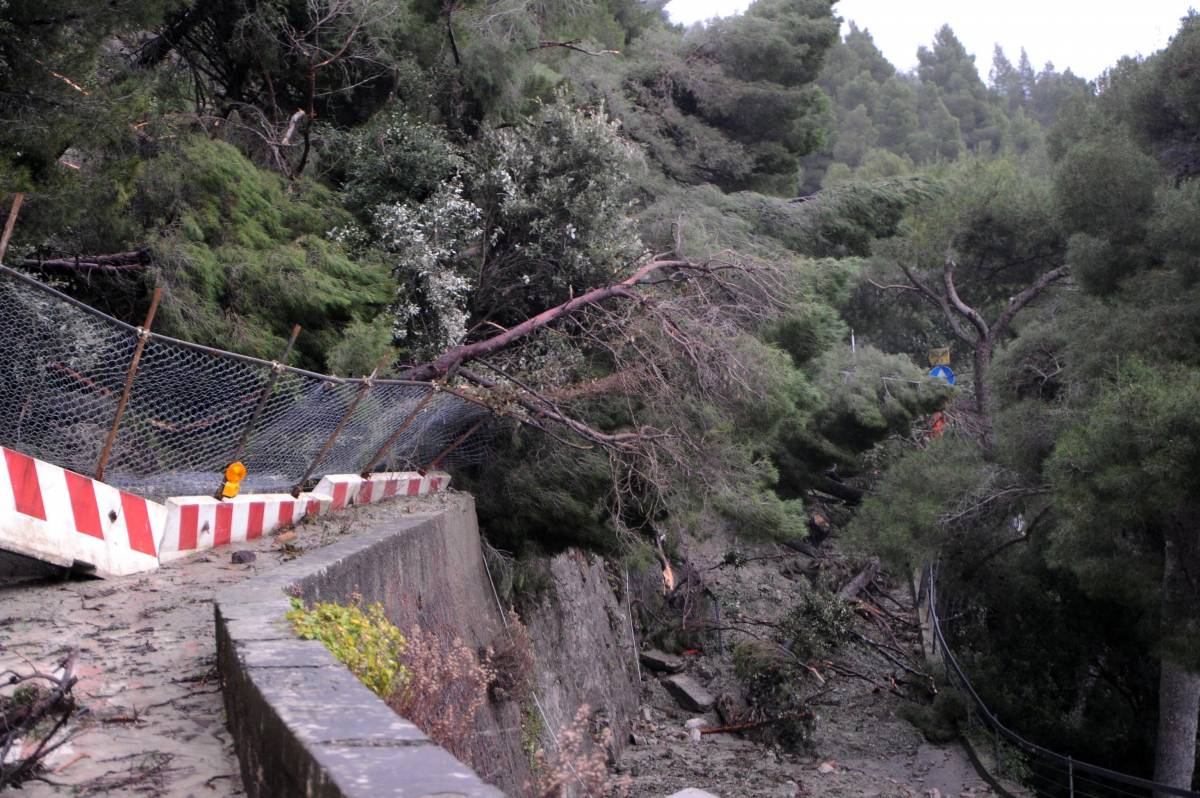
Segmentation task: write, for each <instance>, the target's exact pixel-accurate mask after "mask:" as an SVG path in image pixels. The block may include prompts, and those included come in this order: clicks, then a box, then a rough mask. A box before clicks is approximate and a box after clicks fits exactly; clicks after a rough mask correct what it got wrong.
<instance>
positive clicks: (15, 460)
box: [0, 447, 166, 577]
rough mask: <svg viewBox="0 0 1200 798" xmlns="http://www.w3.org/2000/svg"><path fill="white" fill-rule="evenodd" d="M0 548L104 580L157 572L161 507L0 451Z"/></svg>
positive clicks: (3, 449) (48, 465) (164, 514)
mask: <svg viewBox="0 0 1200 798" xmlns="http://www.w3.org/2000/svg"><path fill="white" fill-rule="evenodd" d="M0 451H2V452H3V457H0V548H3V549H6V550H8V551H12V552H16V553H17V554H22V555H25V556H27V557H34V558H36V559H39V560H43V561H45V562H49V563H52V564H54V565H60V566H63V567H66V568H71V567H83V568H86V569H89V570H93V571H94V572H95V573H96V575H98V576H104V577H112V576H124V575H126V574H134V573H139V572H142V571H152V570H154V569H155V568H157V567H158V534H157V532H158V530H161V529H162V528H163V522H164V519H165V517H166V509H165V508H164V507H163V506H162V505H161V504H156V503H155V502H152V501H148V500H146V499H143V498H142V497H140V496H134V495H133V494H132V493H126V492H125V491H122V490H118V489H116V488H114V487H112V486H110V485H105V484H104V483H102V482H97V481H95V480H94V479H90V478H88V477H85V476H82V475H80V474H76V473H75V472H73V471H68V470H66V469H65V468H60V467H58V466H56V465H51V464H50V463H46V462H43V461H41V460H37V459H34V458H32V457H29V456H28V455H24V454H21V453H20V452H15V451H13V450H12V449H7V448H3V447H0Z"/></svg>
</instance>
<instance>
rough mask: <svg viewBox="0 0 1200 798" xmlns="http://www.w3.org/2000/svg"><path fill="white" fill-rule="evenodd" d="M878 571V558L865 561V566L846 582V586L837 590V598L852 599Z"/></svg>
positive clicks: (856, 596)
mask: <svg viewBox="0 0 1200 798" xmlns="http://www.w3.org/2000/svg"><path fill="white" fill-rule="evenodd" d="M878 573H879V560H876V559H874V558H872V559H871V560H870V561H869V562H867V565H866V567H864V568H863V569H862V570H861V571H859V573H858V576H856V577H854V578H853V579H851V580H850V581H849V582H847V583H846V586H845V587H843V588H842V589H841V590H839V591H838V598H840V599H841V600H842V601H853V600H854V599H856V598H858V594H859V593H861V592H862V591H863V588H865V587H866V586H867V585H868V584H870V583H871V580H872V579H874V578H875V576H876V574H878Z"/></svg>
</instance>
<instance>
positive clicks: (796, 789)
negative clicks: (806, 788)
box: [779, 780, 800, 798]
mask: <svg viewBox="0 0 1200 798" xmlns="http://www.w3.org/2000/svg"><path fill="white" fill-rule="evenodd" d="M779 794H780V795H781V796H783V798H796V796H797V795H799V794H800V785H799V784H797V783H796V782H794V781H791V780H788V781H785V782H784V783H783V787H782V788H781V789H780V791H779Z"/></svg>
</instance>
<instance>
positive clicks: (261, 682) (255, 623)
mask: <svg viewBox="0 0 1200 798" xmlns="http://www.w3.org/2000/svg"><path fill="white" fill-rule="evenodd" d="M471 509H472V510H473V508H471ZM444 516H445V513H444V512H434V513H425V514H412V515H408V516H400V515H398V516H397V518H396V520H395V522H394V523H389V524H388V525H387V528H386V529H384V530H374V531H369V532H367V533H365V534H362V535H356V536H355V537H353V538H351V539H348V540H345V541H342V542H339V543H336V544H334V545H332V546H328V547H326V548H324V549H320V550H317V551H315V552H311V553H308V554H305V555H304V556H303V557H300V558H299V559H297V560H295V561H293V562H291V563H288V564H287V565H285V566H283V567H282V568H280V569H278V570H276V571H273V572H272V573H270V574H266V575H264V576H261V577H258V578H256V579H252V580H250V582H248V583H245V584H243V585H241V586H239V587H236V588H232V589H230V590H227V591H224V592H222V593H220V594H218V596H217V597H216V600H215V602H214V609H215V614H216V627H217V661H218V666H219V668H220V670H221V674H222V676H223V691H224V699H225V707H226V714H227V716H228V718H229V724H230V729H231V731H232V732H233V736H234V741H235V746H236V748H237V752H238V757H239V759H240V761H241V767H242V776H243V779H244V781H245V785H246V790H247V792H248V794H249V795H250V796H251V798H259V797H260V796H270V797H271V798H274V797H275V796H278V797H279V798H284V797H285V796H286V797H287V798H295V796H313V797H314V798H384V796H395V797H396V798H418V797H421V796H439V797H440V798H450V797H451V796H464V797H468V796H469V798H501V796H503V793H502V792H501V791H500V790H498V789H496V788H495V787H493V786H491V785H488V784H486V783H484V782H483V781H482V780H481V779H479V777H478V776H476V774H475V773H474V772H473V771H472V770H471V769H470V768H469V767H467V766H466V765H464V764H462V763H461V762H459V761H458V760H456V759H455V758H454V757H453V756H451V755H450V754H449V753H447V752H446V751H444V750H443V749H441V748H440V747H438V746H437V745H435V744H434V743H433V742H432V741H431V740H430V739H429V738H428V737H426V736H425V734H424V733H422V732H421V731H420V730H419V729H418V728H417V727H416V726H414V725H413V724H411V723H409V722H408V721H406V720H404V719H403V718H401V717H400V716H398V715H397V714H396V713H395V712H393V711H392V710H391V708H389V707H388V706H387V704H385V703H384V702H383V701H382V700H381V699H379V698H378V697H377V696H376V695H375V694H374V693H372V692H371V691H370V690H368V689H367V688H366V687H365V686H364V685H363V684H362V683H361V682H359V681H358V679H357V678H356V677H355V676H354V675H353V674H351V673H350V672H349V671H348V670H347V669H346V668H345V667H344V666H343V665H342V664H341V663H340V662H338V661H337V660H336V659H334V657H333V655H331V654H330V653H329V652H328V651H327V650H326V648H325V646H324V645H323V644H322V643H320V642H318V641H315V640H300V639H299V638H297V637H296V635H295V634H294V633H293V631H292V629H291V626H290V624H289V622H288V621H287V620H286V618H285V615H286V613H287V611H288V610H289V609H290V607H291V599H290V597H291V596H299V597H301V598H304V599H305V600H306V601H313V600H318V599H319V600H321V601H341V602H347V601H349V600H350V594H351V593H354V592H358V591H359V589H360V587H363V588H366V587H367V585H366V584H362V583H363V582H364V581H366V582H370V581H372V580H379V579H382V578H386V573H384V571H385V570H387V569H390V568H398V567H401V566H402V565H403V563H401V562H399V561H398V558H399V555H398V552H401V551H403V550H404V548H403V547H404V546H410V545H412V543H413V541H420V540H421V539H423V538H428V537H433V536H437V537H439V538H440V537H441V536H442V535H443V529H442V527H443V521H444ZM370 564H374V565H373V566H372V565H370ZM368 571H376V573H368ZM361 592H362V593H363V595H364V598H365V600H366V601H367V602H372V601H374V600H378V599H377V597H373V596H371V595H369V594H370V593H371V592H372V591H371V590H369V589H366V590H362V591H361Z"/></svg>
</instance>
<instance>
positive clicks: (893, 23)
mask: <svg viewBox="0 0 1200 798" xmlns="http://www.w3.org/2000/svg"><path fill="white" fill-rule="evenodd" d="M1197 2H1198V0H1139V2H1136V3H1130V2H1127V1H1126V2H1120V3H1118V2H1117V0H986V2H985V1H984V0H840V2H838V4H837V5H836V6H835V7H834V11H835V13H837V14H838V15H839V16H841V17H842V18H843V19H845V20H847V21H849V20H853V21H854V22H855V23H857V24H858V26H859V27H860V28H867V29H869V30H870V31H871V35H872V37H874V39H875V44H876V45H877V46H878V47H879V49H881V50H882V51H883V53H884V55H886V56H887V57H888V59H889V60H890V61H891V62H892V63H893V64H895V65H896V67H897V68H898V69H900V70H902V71H906V70H908V69H910V68H912V67H914V66H916V63H917V47H918V46H919V45H922V44H924V45H928V44H929V43H930V42H932V41H933V34H934V33H935V32H936V31H937V29H938V28H940V27H941V26H942V25H943V24H944V23H949V24H950V27H951V28H953V29H954V32H955V34H956V35H957V36H958V38H959V39H960V40H961V41H962V42H963V44H964V45H966V48H967V52H969V53H971V54H973V55H974V56H975V65H976V66H977V67H978V68H979V71H980V74H982V76H983V78H984V80H987V73H988V70H989V69H990V68H991V65H992V49H993V47H994V46H995V45H996V44H997V43H998V44H1000V45H1001V46H1002V47H1003V48H1004V50H1005V52H1006V53H1007V54H1008V57H1009V60H1011V61H1012V62H1013V63H1014V64H1016V63H1017V59H1018V58H1019V57H1020V55H1021V47H1022V46H1024V47H1025V49H1026V50H1027V51H1028V52H1029V58H1030V60H1031V61H1032V62H1033V66H1034V68H1035V69H1037V70H1040V69H1041V68H1042V65H1043V64H1045V63H1046V62H1047V61H1053V62H1054V65H1055V67H1057V68H1058V70H1059V71H1060V72H1061V71H1063V70H1065V69H1066V68H1067V67H1070V68H1071V70H1072V71H1074V72H1075V74H1077V75H1079V76H1081V77H1085V78H1088V79H1092V78H1095V77H1097V76H1098V75H1099V74H1100V73H1101V72H1103V71H1104V70H1105V68H1107V67H1109V66H1111V65H1112V64H1114V63H1115V62H1116V61H1117V59H1118V58H1120V57H1121V56H1123V55H1150V54H1151V53H1153V52H1155V51H1156V50H1160V49H1162V48H1163V47H1165V46H1166V44H1167V41H1168V39H1170V37H1171V36H1172V35H1173V34H1174V33H1175V31H1176V30H1178V28H1179V20H1180V18H1181V17H1183V16H1185V15H1186V14H1187V12H1188V8H1189V6H1191V5H1193V4H1196V3H1197ZM749 4H750V3H749V0H672V2H671V3H670V4H668V5H667V12H668V13H669V14H670V16H671V19H672V21H674V22H682V23H684V24H691V23H692V22H696V21H699V20H704V19H710V18H712V17H714V16H724V15H727V14H732V13H735V12H738V11H743V10H745V8H746V6H748V5H749ZM1109 9H1112V10H1111V11H1110V10H1109Z"/></svg>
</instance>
